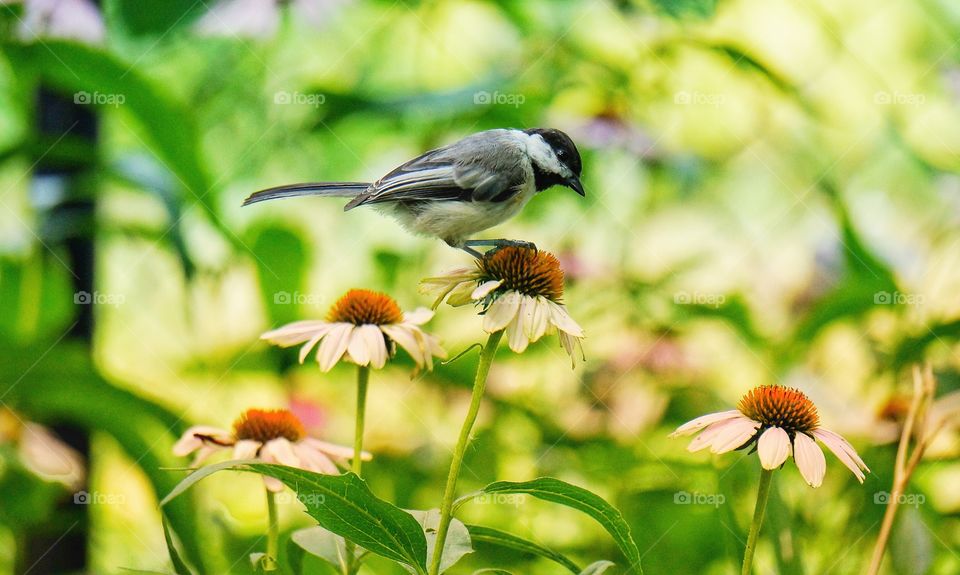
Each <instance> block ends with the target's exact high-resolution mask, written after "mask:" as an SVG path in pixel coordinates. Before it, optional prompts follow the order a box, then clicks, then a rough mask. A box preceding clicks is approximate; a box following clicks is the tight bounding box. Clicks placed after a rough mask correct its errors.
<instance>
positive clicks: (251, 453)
mask: <svg viewBox="0 0 960 575" xmlns="http://www.w3.org/2000/svg"><path fill="white" fill-rule="evenodd" d="M261 445H263V444H262V443H260V442H259V441H254V440H252V439H241V440H240V441H237V443H236V444H235V445H234V446H233V458H234V459H240V460H246V459H254V458H256V456H257V451H259V450H260V446H261Z"/></svg>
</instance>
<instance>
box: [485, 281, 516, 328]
mask: <svg viewBox="0 0 960 575" xmlns="http://www.w3.org/2000/svg"><path fill="white" fill-rule="evenodd" d="M521 297H522V296H521V295H520V294H518V293H517V292H514V291H510V292H507V293H505V294H503V295H501V296H500V297H498V298H497V299H496V301H494V302H493V303H492V304H490V307H488V308H487V313H486V314H484V316H483V330H484V331H486V332H487V333H495V332H498V331H500V330H502V329H503V328H505V327H507V324H509V323H510V322H511V321H513V318H515V317H517V310H518V309H520V298H521Z"/></svg>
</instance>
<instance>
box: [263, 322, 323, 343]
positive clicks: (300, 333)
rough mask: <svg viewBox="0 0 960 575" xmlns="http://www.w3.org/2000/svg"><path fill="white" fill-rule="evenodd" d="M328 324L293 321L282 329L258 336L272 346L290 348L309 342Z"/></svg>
mask: <svg viewBox="0 0 960 575" xmlns="http://www.w3.org/2000/svg"><path fill="white" fill-rule="evenodd" d="M329 326H330V323H329V322H325V321H322V320H305V321H295V322H293V323H291V324H287V325H285V326H283V327H280V328H277V329H275V330H272V331H268V332H266V333H265V334H263V335H261V336H260V339H263V340H267V341H269V342H270V343H272V344H274V345H279V346H282V347H290V346H291V345H297V344H298V343H303V342H305V341H309V340H310V339H311V338H313V337H314V336H315V335H317V333H321V332H323V331H324V330H327V329H329Z"/></svg>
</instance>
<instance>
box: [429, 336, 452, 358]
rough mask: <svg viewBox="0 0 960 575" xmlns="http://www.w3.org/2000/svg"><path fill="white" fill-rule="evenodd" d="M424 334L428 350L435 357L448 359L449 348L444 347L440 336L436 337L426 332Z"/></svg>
mask: <svg viewBox="0 0 960 575" xmlns="http://www.w3.org/2000/svg"><path fill="white" fill-rule="evenodd" d="M423 336H424V341H425V342H426V344H427V348H428V351H429V352H430V353H431V354H432V355H433V357H439V358H440V359H447V350H445V349H443V346H442V345H440V338H438V337H434V336H432V335H430V334H429V333H425V334H423Z"/></svg>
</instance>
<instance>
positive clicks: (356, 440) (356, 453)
mask: <svg viewBox="0 0 960 575" xmlns="http://www.w3.org/2000/svg"><path fill="white" fill-rule="evenodd" d="M369 382H370V368H369V367H368V366H366V365H360V366H357V420H356V427H355V428H354V432H353V464H352V466H351V471H353V472H354V473H356V474H357V475H360V467H361V465H363V457H362V455H363V426H364V419H365V415H366V412H367V383H369Z"/></svg>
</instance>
